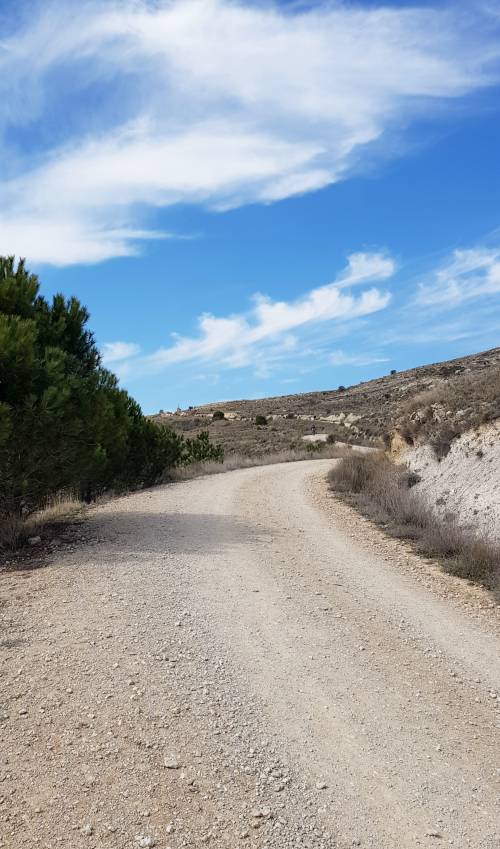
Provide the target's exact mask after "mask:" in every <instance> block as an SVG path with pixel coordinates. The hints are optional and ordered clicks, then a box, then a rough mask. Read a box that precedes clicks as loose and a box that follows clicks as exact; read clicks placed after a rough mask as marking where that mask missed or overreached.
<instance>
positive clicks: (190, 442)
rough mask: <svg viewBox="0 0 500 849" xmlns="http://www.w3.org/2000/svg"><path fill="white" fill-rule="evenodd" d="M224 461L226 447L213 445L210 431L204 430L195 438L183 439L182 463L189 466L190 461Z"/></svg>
mask: <svg viewBox="0 0 500 849" xmlns="http://www.w3.org/2000/svg"><path fill="white" fill-rule="evenodd" d="M223 462H224V449H223V448H222V445H213V444H212V443H211V442H210V437H209V435H208V431H206V430H204V431H203V432H202V433H200V434H198V436H196V437H195V438H194V439H186V440H184V441H183V444H182V453H181V460H180V464H181V465H183V466H188V465H189V464H190V463H223ZM174 465H175V464H174Z"/></svg>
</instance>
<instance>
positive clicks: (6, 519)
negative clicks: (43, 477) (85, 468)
mask: <svg viewBox="0 0 500 849" xmlns="http://www.w3.org/2000/svg"><path fill="white" fill-rule="evenodd" d="M83 507H84V505H83V503H82V502H81V501H80V499H79V498H77V497H76V496H74V495H72V494H71V493H70V494H68V493H58V494H56V495H54V496H52V497H51V498H49V499H47V501H46V503H45V505H44V506H43V507H42V508H41V509H40V510H37V511H36V512H35V513H31V514H30V515H29V516H26V517H25V518H22V517H20V516H17V515H14V514H12V513H7V514H4V515H0V545H1V546H2V547H4V548H7V549H15V548H18V547H20V546H22V545H23V544H25V543H27V542H28V540H29V539H33V538H35V537H38V536H40V535H41V534H43V533H46V532H47V531H49V530H50V529H51V528H55V527H60V526H61V525H66V524H70V523H71V522H73V521H74V520H75V519H76V518H77V517H78V516H80V515H81V513H82V510H83Z"/></svg>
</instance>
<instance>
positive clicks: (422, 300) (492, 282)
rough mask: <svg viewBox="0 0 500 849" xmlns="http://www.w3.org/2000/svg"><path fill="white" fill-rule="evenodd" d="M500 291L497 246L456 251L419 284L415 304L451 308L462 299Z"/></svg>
mask: <svg viewBox="0 0 500 849" xmlns="http://www.w3.org/2000/svg"><path fill="white" fill-rule="evenodd" d="M498 294H500V249H498V248H493V249H490V248H482V247H478V248H471V249H467V250H456V251H454V253H453V255H452V256H451V257H450V258H449V259H448V260H447V261H446V262H444V263H443V264H442V265H441V266H440V267H439V268H437V269H436V270H435V271H434V272H433V274H432V275H431V276H430V280H429V281H426V282H422V283H420V284H419V287H418V292H417V297H416V303H417V304H419V305H421V306H429V307H435V308H452V307H455V306H459V305H460V304H462V303H463V302H464V301H471V300H478V299H480V298H485V297H488V296H492V295H498Z"/></svg>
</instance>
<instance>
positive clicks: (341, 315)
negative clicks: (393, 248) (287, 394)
mask: <svg viewBox="0 0 500 849" xmlns="http://www.w3.org/2000/svg"><path fill="white" fill-rule="evenodd" d="M395 271H396V263H395V262H394V260H393V259H391V257H389V256H387V255H386V254H382V253H371V254H367V253H364V254H361V253H359V254H353V255H352V256H350V257H349V258H348V263H347V265H346V267H345V269H343V271H341V272H340V273H339V274H338V275H337V277H336V278H335V280H334V281H333V282H332V283H328V284H327V285H325V286H319V287H317V288H314V289H311V290H310V291H309V292H307V293H306V294H304V295H303V296H302V297H299V298H296V299H294V300H291V301H276V300H272V299H271V298H269V297H267V296H265V295H260V294H259V295H255V296H254V299H253V307H252V308H251V309H250V310H249V311H248V312H246V313H239V314H236V315H230V316H222V317H221V316H214V315H208V314H206V315H202V316H200V317H199V319H198V333H197V335H195V336H190V337H182V336H178V335H177V334H173V343H172V344H171V345H169V346H167V347H165V348H160V349H159V350H157V351H155V352H154V353H152V354H149V355H146V356H143V357H139V358H136V359H135V360H134V361H133V362H127V363H125V370H124V371H123V372H122V374H124V375H125V374H127V375H129V376H130V375H131V374H132V373H136V374H141V373H154V372H159V371H162V370H164V369H166V368H168V367H171V366H175V365H179V364H182V363H188V362H193V361H199V362H203V363H215V364H217V365H219V366H222V367H225V368H243V367H248V366H253V367H254V368H255V370H256V372H257V373H258V374H259V375H260V376H263V375H265V374H266V375H267V374H268V373H270V370H271V369H273V368H275V367H276V366H277V365H278V364H279V363H281V362H283V361H284V360H285V359H290V358H291V357H299V356H304V355H306V354H307V350H305V346H304V334H305V333H306V332H309V331H310V330H311V329H314V328H315V327H318V326H325V325H326V326H328V323H331V322H350V321H353V320H354V319H356V318H359V317H361V316H368V315H372V314H373V313H375V312H379V311H380V310H383V309H384V308H385V307H387V305H388V304H389V301H390V298H391V296H390V293H389V292H387V291H384V290H381V289H379V288H377V287H376V286H373V285H369V284H374V283H376V282H381V281H386V280H388V279H389V278H391V277H392V276H393V275H394V273H395ZM363 284H365V287H366V288H364V289H363V290H362V291H361V292H360V293H359V294H358V293H355V292H353V291H351V290H350V287H359V286H361V285H363ZM114 344H116V343H114ZM118 344H120V345H121V344H122V343H118ZM120 350H121V349H120Z"/></svg>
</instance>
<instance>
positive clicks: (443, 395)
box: [397, 366, 500, 458]
mask: <svg viewBox="0 0 500 849" xmlns="http://www.w3.org/2000/svg"><path fill="white" fill-rule="evenodd" d="M495 419H500V366H495V367H491V368H489V369H488V370H486V371H484V372H469V373H466V374H459V375H454V376H453V377H450V378H448V379H447V380H440V381H439V382H438V383H436V385H434V386H433V387H432V388H431V389H428V390H427V391H425V392H420V393H417V394H416V395H415V396H414V397H413V398H411V399H410V400H407V401H406V402H405V403H404V404H402V406H401V410H400V414H399V418H398V422H397V424H398V428H399V430H400V432H401V435H402V436H403V438H404V439H405V440H406V442H408V443H409V444H410V445H414V444H415V443H422V442H428V443H429V444H430V445H432V447H433V448H434V451H435V453H436V456H437V457H439V458H441V457H445V456H446V454H447V453H448V452H449V450H450V447H451V443H452V442H453V440H454V439H456V438H457V437H459V436H461V435H462V434H463V433H465V431H467V430H471V429H472V428H475V427H479V426H480V425H482V424H487V423H489V422H492V421H494V420H495Z"/></svg>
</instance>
